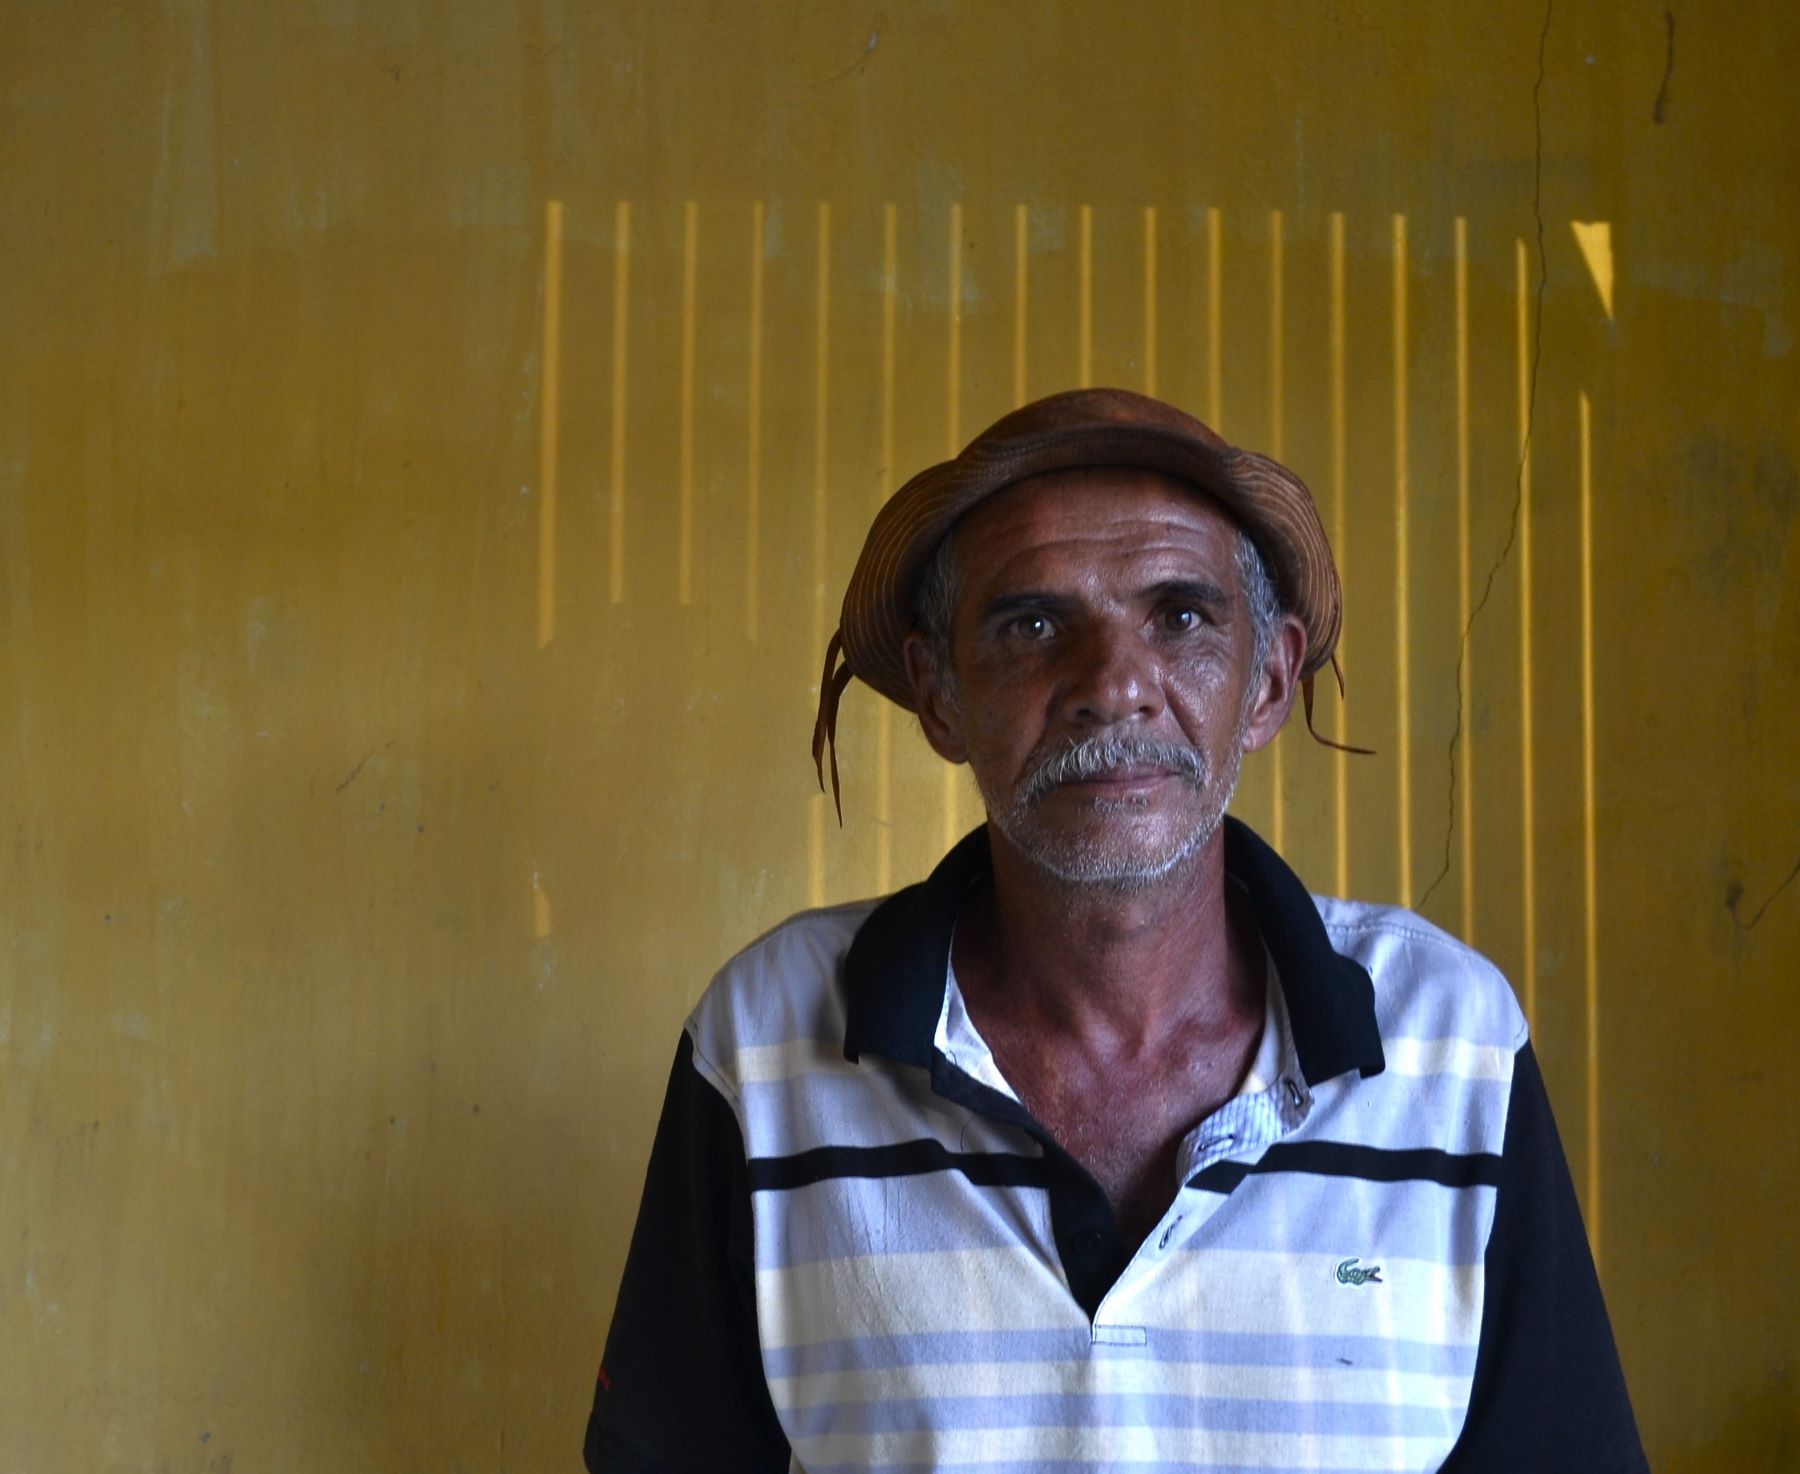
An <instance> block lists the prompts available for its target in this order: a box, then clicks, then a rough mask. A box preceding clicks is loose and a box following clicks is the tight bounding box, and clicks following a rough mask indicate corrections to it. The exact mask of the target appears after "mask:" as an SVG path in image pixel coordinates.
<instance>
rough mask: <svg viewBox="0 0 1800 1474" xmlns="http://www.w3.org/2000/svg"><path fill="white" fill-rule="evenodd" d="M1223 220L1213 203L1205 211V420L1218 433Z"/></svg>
mask: <svg viewBox="0 0 1800 1474" xmlns="http://www.w3.org/2000/svg"><path fill="white" fill-rule="evenodd" d="M1224 235H1225V228H1224V221H1223V219H1222V217H1221V216H1220V214H1219V211H1218V208H1217V207H1216V206H1209V207H1208V208H1207V211H1206V420H1207V423H1208V424H1209V425H1211V426H1212V428H1213V429H1214V430H1216V431H1218V433H1219V434H1221V435H1223V434H1224V433H1225V430H1224V414H1225V412H1224V409H1223V407H1222V406H1223V402H1224V401H1223V395H1224V392H1225V357H1224V330H1223V328H1222V326H1221V324H1220V318H1221V317H1222V316H1223V315H1224V311H1225V269H1224V255H1225V242H1224Z"/></svg>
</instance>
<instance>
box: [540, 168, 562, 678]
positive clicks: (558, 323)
mask: <svg viewBox="0 0 1800 1474" xmlns="http://www.w3.org/2000/svg"><path fill="white" fill-rule="evenodd" d="M562 247H563V207H562V201H561V200H548V201H546V202H545V204H544V375H543V392H542V396H541V399H540V402H539V405H538V620H537V643H538V649H540V650H542V649H543V648H544V647H545V646H546V645H548V644H549V643H550V642H551V641H552V640H554V639H555V638H556V442H557V435H558V430H557V409H558V406H557V396H558V394H559V393H560V392H561V378H562Z"/></svg>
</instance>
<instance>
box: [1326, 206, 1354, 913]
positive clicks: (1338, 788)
mask: <svg viewBox="0 0 1800 1474" xmlns="http://www.w3.org/2000/svg"><path fill="white" fill-rule="evenodd" d="M1330 336H1331V545H1332V548H1333V551H1334V553H1335V555H1336V559H1337V566H1338V578H1339V579H1340V581H1341V580H1343V579H1345V578H1347V577H1348V576H1349V570H1348V567H1347V566H1346V561H1345V556H1344V555H1345V550H1346V542H1345V534H1344V528H1345V525H1346V521H1347V517H1346V513H1345V506H1344V504H1345V501H1346V498H1347V496H1348V485H1347V481H1346V477H1345V474H1344V460H1345V451H1346V438H1347V424H1346V413H1345V402H1344V401H1345V386H1344V217H1343V214H1342V213H1341V212H1340V211H1337V210H1333V211H1332V212H1331V335H1330ZM1344 643H1345V642H1344V639H1343V637H1342V636H1339V638H1338V647H1337V648H1338V653H1339V661H1340V664H1341V663H1342V660H1343V650H1344ZM1332 729H1333V736H1334V737H1335V739H1336V741H1337V743H1338V747H1337V750H1336V751H1334V752H1333V753H1332V754H1331V757H1332V791H1333V798H1334V802H1333V805H1332V824H1333V835H1332V839H1333V845H1334V849H1335V858H1336V861H1337V864H1336V876H1337V893H1338V894H1339V895H1340V896H1347V895H1349V894H1350V757H1349V754H1348V753H1346V752H1345V751H1344V750H1343V749H1344V744H1345V743H1346V742H1348V741H1349V735H1348V728H1347V724H1346V722H1345V717H1344V703H1343V700H1342V698H1341V696H1340V698H1339V700H1338V701H1337V703H1336V711H1335V713H1334V715H1333V720H1332Z"/></svg>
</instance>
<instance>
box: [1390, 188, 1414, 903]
mask: <svg viewBox="0 0 1800 1474" xmlns="http://www.w3.org/2000/svg"><path fill="white" fill-rule="evenodd" d="M1393 223H1394V681H1395V694H1394V704H1395V707H1396V712H1395V715H1396V716H1397V718H1398V730H1399V741H1398V743H1397V746H1398V747H1399V762H1398V764H1397V765H1396V766H1397V767H1398V769H1399V780H1398V781H1399V819H1398V825H1399V831H1400V834H1399V839H1400V844H1399V855H1400V903H1401V904H1402V905H1404V906H1410V905H1412V904H1413V903H1414V901H1415V899H1416V898H1415V897H1414V895H1413V824H1412V628H1411V623H1410V619H1409V610H1410V606H1411V601H1412V591H1411V587H1410V578H1411V574H1412V558H1411V548H1410V547H1409V544H1408V533H1409V532H1410V530H1411V521H1412V508H1411V505H1410V503H1411V495H1410V488H1409V487H1408V485H1407V475H1408V470H1409V468H1408V465H1407V439H1408V429H1409V425H1408V405H1407V387H1408V386H1407V381H1406V371H1407V342H1406V217H1405V216H1404V215H1396V216H1394V222H1393Z"/></svg>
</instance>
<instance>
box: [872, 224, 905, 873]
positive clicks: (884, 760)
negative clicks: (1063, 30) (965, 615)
mask: <svg viewBox="0 0 1800 1474" xmlns="http://www.w3.org/2000/svg"><path fill="white" fill-rule="evenodd" d="M899 295H900V247H899V211H898V210H897V209H896V208H895V206H894V203H893V201H891V200H890V201H888V202H887V203H886V204H884V205H883V206H882V207H881V470H880V473H879V474H878V475H877V476H876V478H875V503H876V507H877V509H879V508H880V506H881V505H882V504H883V503H884V502H886V501H887V499H888V498H889V497H890V496H892V495H893V494H894V475H895V472H894V315H895V308H896V306H897V303H898V299H899ZM893 884H894V704H893V702H891V701H885V700H884V701H880V702H877V703H876V708H875V890H876V893H877V894H878V895H886V894H887V893H888V891H890V890H891V889H893Z"/></svg>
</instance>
